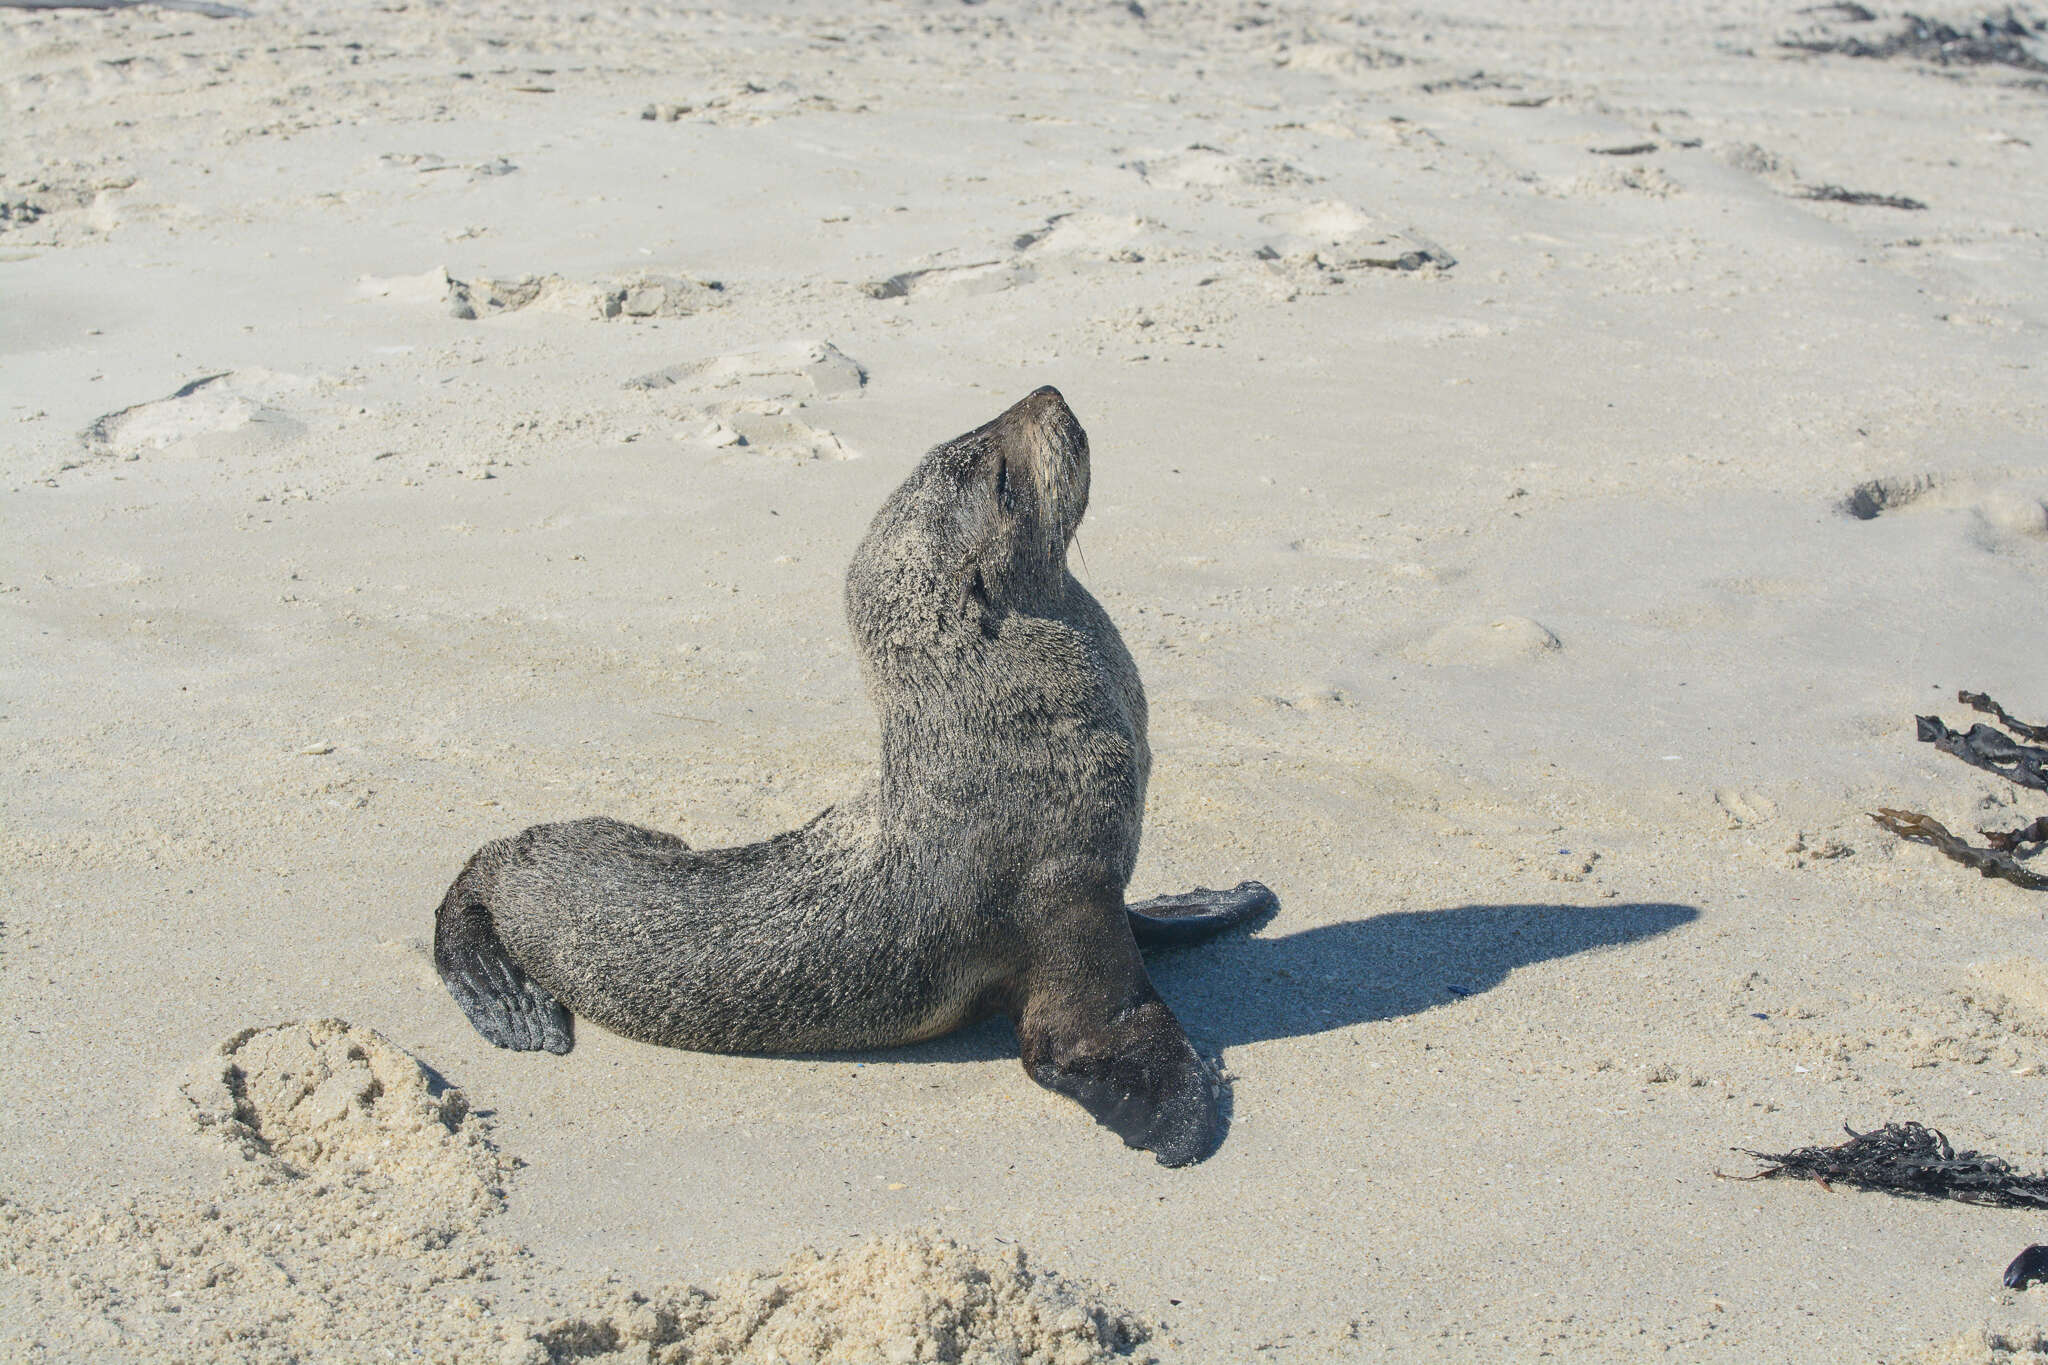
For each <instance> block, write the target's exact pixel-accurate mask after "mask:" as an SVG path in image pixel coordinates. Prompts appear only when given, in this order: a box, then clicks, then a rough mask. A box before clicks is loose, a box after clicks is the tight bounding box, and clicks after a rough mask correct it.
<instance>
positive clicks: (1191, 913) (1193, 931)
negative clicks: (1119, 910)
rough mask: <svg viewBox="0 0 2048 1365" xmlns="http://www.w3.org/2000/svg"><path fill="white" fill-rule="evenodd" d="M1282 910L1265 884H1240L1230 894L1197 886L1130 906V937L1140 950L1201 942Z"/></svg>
mask: <svg viewBox="0 0 2048 1365" xmlns="http://www.w3.org/2000/svg"><path fill="white" fill-rule="evenodd" d="M1279 908H1280V898H1279V897H1278V896H1275V895H1274V894H1273V893H1272V892H1271V891H1269V890H1268V889H1267V888H1266V884H1265V883H1264V882H1239V883H1238V884H1237V885H1236V886H1234V887H1232V888H1231V889H1230V890H1228V891H1211V890H1210V889H1209V888H1208V887H1206V886H1198V887H1196V888H1195V889H1194V890H1192V891H1182V892H1180V893H1179V894H1178V895H1172V896H1154V897H1153V898H1152V899H1151V900H1148V901H1139V902H1138V903H1137V904H1136V905H1132V906H1127V907H1126V908H1125V910H1124V914H1125V916H1126V917H1127V918H1128V919H1129V920H1130V922H1131V936H1132V937H1133V938H1136V939H1137V940H1138V946H1139V947H1141V948H1162V947H1171V946H1173V945H1176V944H1182V943H1199V942H1201V941H1202V940H1203V939H1205V938H1209V937H1211V936H1212V935H1215V934H1220V933H1222V932H1223V931H1224V930H1225V929H1233V928H1236V927H1237V926H1238V925H1240V924H1251V923H1254V922H1256V921H1260V920H1263V919H1265V918H1267V917H1268V916H1269V915H1271V914H1273V912H1274V911H1276V910H1278V909H1279Z"/></svg>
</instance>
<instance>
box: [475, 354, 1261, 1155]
mask: <svg viewBox="0 0 2048 1365" xmlns="http://www.w3.org/2000/svg"><path fill="white" fill-rule="evenodd" d="M1087 505H1088V438H1087V435H1086V434H1085V433H1084V432H1083V431H1082V430H1081V424H1080V423H1079V422H1077V421H1076V420H1075V419H1074V415H1073V413H1072V412H1071V411H1069V410H1068V408H1067V404H1066V400H1065V399H1063V398H1062V397H1061V396H1060V393H1059V391H1058V390H1057V389H1052V388H1042V389H1039V390H1038V391H1036V392H1035V393H1033V394H1031V395H1030V396H1029V397H1027V398H1025V399H1024V400H1023V401H1021V402H1019V403H1017V404H1016V405H1015V406H1014V407H1012V408H1010V409H1009V410H1008V411H1007V412H1005V413H1003V414H1002V415H1001V416H1000V417H998V418H996V419H995V420H994V421H992V422H990V423H988V424H987V425H986V426H982V427H978V428H976V429H975V430H973V431H970V432H968V433H967V434H966V435H964V436H960V437H957V438H956V439H954V440H951V441H947V442H946V443H944V444H943V445H940V446H937V447H935V448H933V449H932V450H931V451H930V452H929V453H927V454H926V455H925V456H924V458H923V459H922V460H921V461H919V463H918V464H917V466H916V468H914V469H913V470H912V471H911V473H910V475H909V477H908V478H906V479H905V480H904V481H903V484H902V486H901V487H899V488H897V489H896V491H895V492H894V493H893V494H891V495H890V497H889V499H888V501H886V502H885V503H884V504H883V505H882V508H881V511H880V512H878V513H877V514H876V516H875V519H874V522H873V523H872V524H871V525H870V526H869V528H868V531H867V535H866V537H865V538H864V539H863V540H862V541H861V544H860V548H859V549H858V550H857V551H856V552H855V554H854V556H853V562H852V564H851V565H850V566H849V567H848V569H847V572H846V615H847V620H848V622H849V624H850V625H851V627H852V630H853V636H854V640H855V643H856V645H857V647H858V652H859V655H860V663H861V671H862V674H863V676H864V678H865V681H866V684H867V690H868V694H869V696H870V698H871V699H872V700H873V703H874V706H875V709H876V711H877V712H879V713H880V719H881V737H882V754H881V771H880V773H879V774H878V775H877V776H876V777H875V778H874V779H872V780H871V781H870V782H869V783H868V784H867V786H866V787H865V788H864V789H863V790H862V791H861V792H860V794H859V795H857V796H855V797H854V798H853V799H852V800H850V801H847V802H845V803H844V804H841V805H837V806H833V807H830V808H828V809H827V810H825V811H824V812H823V813H822V814H820V815H818V816H817V817H815V818H814V819H813V820H811V822H810V823H809V824H807V825H804V826H803V827H802V828H801V829H796V830H792V831H791V832H789V833H787V834H782V835H778V836H777V837H775V838H773V839H769V840H766V841H765V842H762V843H757V844H749V845H746V846H745V847H741V848H720V849H706V850H698V849H692V848H691V847H690V846H689V845H687V844H685V843H684V842H683V841H682V840H681V839H678V838H676V837H675V836H673V835H669V834H660V833H656V832H655V831H653V830H648V829H641V828H639V827H637V826H634V825H628V824H623V823H620V822H619V821H616V820H608V819H601V818H600V819H589V820H577V821H572V822H570V823H567V824H556V825H536V826H534V827H533V828H531V829H528V830H526V831H525V832H524V833H522V834H518V835H515V836H513V837H512V838H509V839H500V840H498V841H496V842H495V843H491V844H488V845H486V846H485V847H484V848H483V849H482V850H481V851H479V852H478V853H477V854H476V856H475V857H473V858H471V859H470V861H469V865H468V866H467V867H465V868H464V869H463V871H462V874H461V875H460V876H459V877H457V878H456V879H455V884H454V885H453V886H451V887H450V888H449V890H448V894H447V897H446V898H445V899H444V900H443V901H442V902H441V908H440V912H439V914H438V916H437V918H436V921H435V926H434V961H435V965H436V966H437V967H438V968H439V969H440V973H441V976H442V979H443V980H444V981H446V982H447V984H448V989H449V991H450V992H451V993H452V994H453V995H454V997H455V999H456V1001H457V1003H458V1004H460V1005H461V1006H462V1009H463V1011H464V1012H465V1013H466V1014H467V1015H468V1016H469V1019H470V1022H471V1023H473V1024H474V1025H475V1026H476V1029H477V1031H478V1032H479V1033H481V1034H482V1035H483V1036H484V1037H485V1038H487V1039H489V1040H490V1041H491V1042H493V1043H495V1044H497V1045H498V1046H499V1047H506V1048H515V1049H521V1050H537V1049H546V1050H547V1051H550V1052H566V1051H568V1050H569V1047H570V1045H571V1040H572V1034H571V1025H570V1012H571V1011H573V1012H574V1013H576V1014H580V1015H582V1016H583V1017H584V1018H586V1019H589V1020H592V1021H593V1022H595V1023H598V1024H602V1025H603V1026H604V1027H606V1028H608V1029H611V1030H612V1031H613V1032H615V1033H621V1034H624V1035H625V1036H626V1037H628V1038H635V1039H639V1040H640V1041H642V1042H648V1043H657V1044H661V1045H664V1046H668V1047H681V1048H691V1049H696V1050H699V1051H708V1052H748V1053H799V1052H818V1051H828V1050H839V1049H849V1048H878V1047H889V1046H893V1045H896V1044H901V1043H911V1042H917V1041H920V1040H922V1039H926V1038H932V1037H936V1036H938V1035H939V1034H942V1033H947V1032H950V1031H951V1030H953V1029H956V1028H959V1027H961V1026H963V1025H965V1024H969V1023H973V1022H975V1021H977V1020H980V1019H983V1018H986V1017H988V1016H989V1015H992V1014H996V1013H1002V1014H1006V1015H1008V1016H1009V1017H1010V1019H1011V1020H1012V1021H1013V1022H1014V1024H1015V1026H1016V1030H1017V1038H1018V1043H1019V1051H1020V1053H1021V1055H1022V1060H1023V1063H1024V1068H1025V1070H1026V1071H1027V1072H1029V1073H1030V1075H1031V1078H1032V1079H1033V1080H1034V1081H1036V1082H1038V1084H1040V1085H1042V1086H1045V1087H1047V1088H1048V1089H1051V1090H1055V1091H1058V1092H1059V1093H1060V1094H1063V1095H1067V1096H1070V1097H1072V1098H1073V1099H1075V1100H1077V1101H1079V1102H1080V1103H1081V1104H1082V1105H1083V1106H1084V1107H1085V1108H1086V1109H1087V1110H1088V1111H1089V1112H1090V1113H1091V1114H1093V1115H1094V1116H1095V1118H1096V1120H1097V1121H1098V1122H1099V1123H1102V1124H1104V1125H1105V1126H1107V1127H1109V1128H1111V1129H1113V1130H1115V1131H1116V1133H1117V1134H1118V1135H1120V1136H1121V1137H1122V1138H1123V1139H1124V1141H1125V1142H1126V1143H1127V1144H1129V1145H1130V1146H1132V1147H1143V1148H1149V1149H1150V1150H1151V1151H1152V1152H1154V1153H1155V1154H1156V1155H1157V1157H1158V1159H1159V1161H1160V1162H1161V1163H1162V1164H1164V1165H1168V1166H1180V1165H1185V1164H1187V1163H1188V1162H1191V1161H1198V1160H1200V1159H1201V1158H1202V1157H1204V1156H1206V1155H1207V1154H1208V1153H1209V1151H1210V1150H1211V1149H1212V1148H1213V1147H1214V1145H1215V1143H1216V1141H1217V1140H1218V1138H1219V1136H1220V1134H1219V1131H1218V1130H1219V1118H1218V1101H1219V1091H1218V1088H1217V1084H1216V1082H1215V1080H1214V1078H1213V1077H1212V1075H1211V1073H1210V1070H1209V1068H1208V1067H1207V1066H1206V1065H1205V1064H1204V1063H1203V1062H1202V1060H1201V1059H1200V1058H1199V1057H1197V1056H1196V1054H1195V1050H1194V1049H1193V1048H1192V1047H1191V1046H1189V1044H1188V1040H1187V1035H1186V1034H1185V1033H1183V1032H1182V1030H1181V1026H1180V1023H1179V1021H1178V1020H1176V1019H1175V1018H1174V1016H1173V1012H1172V1011H1171V1010H1169V1009H1168V1008H1167V1007H1166V1002H1165V1001H1164V1000H1162V999H1160V997H1159V993H1158V992H1157V991H1156V990H1154V989H1153V986H1152V982H1151V979H1150V978H1149V977H1148V976H1147V975H1146V973H1145V964H1144V961H1143V959H1142V958H1141V957H1140V956H1139V946H1140V945H1141V944H1144V945H1154V944H1171V943H1187V942H1192V941H1195V940H1197V939H1200V938H1204V937H1207V936H1208V935H1210V934H1214V933H1216V932H1218V931H1220V930H1223V929H1227V928H1229V927H1231V926H1233V925H1237V924H1242V923H1245V922H1247V921H1249V920H1253V919H1255V918H1259V917H1262V916H1264V915H1265V914H1268V913H1270V912H1271V911H1272V910H1273V909H1274V908H1275V906H1276V905H1277V902H1276V901H1275V899H1274V897H1273V893H1272V892H1270V891H1268V890H1267V889H1266V888H1265V887H1264V886H1262V885H1260V884H1259V883H1257V882H1244V883H1242V884H1240V885H1239V886H1237V887H1236V888H1234V889H1232V890H1229V891H1211V890H1208V889H1206V888H1199V889H1197V890H1194V891H1190V892H1184V893H1182V894H1180V895H1176V896H1166V897H1161V898H1159V899H1157V900H1152V901H1146V902H1144V903H1142V904H1138V905H1130V906H1127V905H1126V904H1125V903H1124V887H1125V884H1126V883H1127V882H1128V881H1129V880H1130V876H1131V869H1132V866H1133V865H1134V864H1135V862H1136V861H1137V856H1138V836H1139V827H1140V823H1141V820H1142V816H1143V812H1144V805H1145V784H1146V780H1147V778H1148V776H1149V774H1150V770H1151V762H1152V757H1151V750H1150V748H1149V747H1148V746H1147V743H1146V738H1145V720H1146V710H1145V692H1144V688H1143V687H1142V686H1141V685H1140V683H1139V681H1138V670H1137V667H1136V665H1135V664H1133V663H1132V661H1131V656H1130V653H1129V651H1128V650H1126V649H1125V648H1124V642H1123V640H1122V638H1121V637H1120V636H1118V634H1117V632H1116V627H1115V626H1114V625H1112V624H1110V620H1109V616H1108V614H1107V613H1105V612H1104V611H1103V609H1102V607H1101V605H1100V604H1099V603H1097V602H1096V600H1095V598H1094V597H1093V596H1091V595H1090V594H1089V592H1088V590H1087V589H1086V588H1084V587H1082V586H1081V584H1080V583H1079V582H1077V581H1076V580H1075V579H1074V577H1073V575H1072V574H1070V573H1069V572H1068V571H1067V547H1068V545H1069V543H1070V542H1071V541H1072V540H1073V537H1074V531H1075V528H1076V527H1078V526H1079V525H1080V521H1081V515H1082V513H1083V511H1085V510H1086V508H1087Z"/></svg>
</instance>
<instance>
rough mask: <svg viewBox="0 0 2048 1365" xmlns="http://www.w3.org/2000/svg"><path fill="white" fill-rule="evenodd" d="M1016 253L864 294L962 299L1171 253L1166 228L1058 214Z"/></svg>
mask: <svg viewBox="0 0 2048 1365" xmlns="http://www.w3.org/2000/svg"><path fill="white" fill-rule="evenodd" d="M1010 247H1011V254H1005V255H998V254H996V253H990V256H989V258H988V259H986V260H980V261H972V262H969V263H967V264H964V265H933V266H922V267H919V268H917V269H913V270H904V271H900V272H898V273H897V274H894V275H891V276H889V277H887V278H886V279H880V280H870V281H868V282H867V283H866V284H863V285H862V286H861V292H862V293H864V294H866V295H867V296H868V297H869V298H871V299H902V298H919V299H957V298H973V297H975V296H977V295H981V294H998V293H1001V292H1002V291H1003V290H1006V289H1015V288H1017V287H1018V286H1020V285H1026V284H1030V283H1031V282H1032V281H1034V280H1036V279H1038V278H1039V275H1040V273H1041V271H1050V272H1052V273H1055V274H1060V275H1071V274H1073V273H1075V272H1076V270H1077V269H1080V268H1084V267H1086V266H1088V265H1092V264H1107V263H1114V264H1120V265H1129V264H1135V263H1136V262H1139V261H1143V260H1145V259H1147V258H1148V257H1151V258H1154V259H1156V258H1158V257H1160V256H1162V255H1166V254H1168V248H1167V246H1166V238H1165V232H1164V228H1163V225H1162V224H1159V223H1157V222H1154V221H1152V220H1150V219H1146V218H1139V217H1136V216H1132V215H1116V214H1105V213H1093V212H1086V211H1083V212H1075V213H1056V214H1054V215H1052V216H1051V217H1050V218H1047V219H1046V220H1045V221H1044V223H1043V224H1042V225H1041V226H1039V227H1035V228H1030V229H1027V230H1026V231H1024V232H1020V233H1018V234H1017V235H1016V236H1015V237H1014V238H1012V239H1011V242H1010Z"/></svg>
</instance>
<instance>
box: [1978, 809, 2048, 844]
mask: <svg viewBox="0 0 2048 1365" xmlns="http://www.w3.org/2000/svg"><path fill="white" fill-rule="evenodd" d="M1977 832H1978V833H1979V834H1981V835H1983V836H1984V838H1985V840H1986V841H1987V842H1989V843H1990V845H1991V846H1992V847H1993V848H1995V849H1997V850H1998V851H1999V852H2000V853H2022V852H2025V853H2039V852H2040V851H2041V850H2040V849H2038V848H2037V849H2031V850H2022V849H2021V848H2020V845H2021V844H2048V815H2041V816H2036V817H2035V819H2034V822H2033V823H2032V824H2028V825H2021V826H2020V827H2019V828H2018V829H1980V830H1978V831H1977Z"/></svg>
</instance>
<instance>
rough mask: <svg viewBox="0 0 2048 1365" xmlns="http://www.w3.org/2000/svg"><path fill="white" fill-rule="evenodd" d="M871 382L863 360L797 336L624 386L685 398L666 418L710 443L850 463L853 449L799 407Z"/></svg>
mask: <svg viewBox="0 0 2048 1365" xmlns="http://www.w3.org/2000/svg"><path fill="white" fill-rule="evenodd" d="M867 378H868V377H867V371H866V370H863V369H862V368H861V367H860V364H859V362H857V361H855V360H854V359H853V358H852V357H851V356H849V355H847V354H846V353H845V352H844V351H842V350H840V349H839V348H838V347H837V346H834V345H833V344H832V343H831V342H829V341H819V340H815V339H800V340H796V341H785V342H779V343H776V344H774V345H771V346H759V347H755V348H754V349H752V350H746V351H736V352H733V353H731V354H728V355H720V356H711V357H709V358H707V359H702V360H690V361H685V362H683V363H682V364H679V365H670V366H667V367H665V368H663V369H659V370H654V371H651V372H650V373H647V374H643V375H639V376H637V377H635V378H633V379H629V380H627V381H626V387H627V388H628V389H635V390H639V391H641V392H644V393H648V394H650V395H652V394H660V395H663V396H664V397H669V398H674V399H680V400H681V401H680V402H671V403H670V404H669V405H668V406H667V408H666V412H667V415H668V416H670V417H671V418H672V419H674V420H676V421H677V422H678V423H680V424H682V425H683V426H684V427H685V428H686V429H688V432H689V435H690V436H691V437H692V439H694V440H697V441H700V442H702V443H703V444H706V445H710V446H714V447H734V446H744V447H747V448H749V449H752V450H756V451H758V452H760V453H762V454H766V455H781V456H785V457H788V458H794V459H804V460H820V459H822V460H850V459H853V458H854V452H853V451H852V450H850V449H848V447H847V446H846V444H845V443H844V442H843V441H841V440H840V439H839V438H838V437H837V436H835V435H833V434H832V433H831V432H829V431H826V430H824V429H823V428H821V427H817V426H813V425H812V424H810V423H809V422H807V421H805V420H803V419H802V418H801V417H798V416H797V415H796V410H798V409H801V408H803V407H805V406H807V405H808V404H810V403H812V402H815V401H820V400H827V401H829V400H836V399H845V398H854V397H858V396H859V395H860V392H861V390H862V389H863V388H864V387H865V386H866V384H867Z"/></svg>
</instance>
